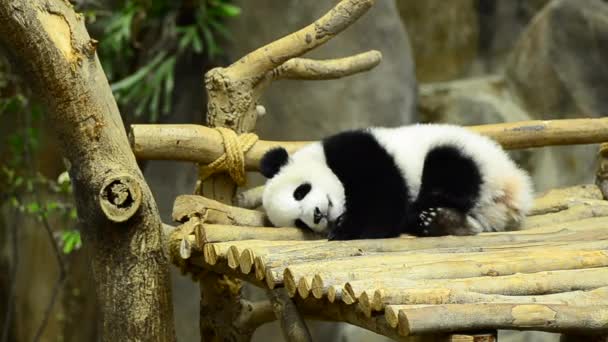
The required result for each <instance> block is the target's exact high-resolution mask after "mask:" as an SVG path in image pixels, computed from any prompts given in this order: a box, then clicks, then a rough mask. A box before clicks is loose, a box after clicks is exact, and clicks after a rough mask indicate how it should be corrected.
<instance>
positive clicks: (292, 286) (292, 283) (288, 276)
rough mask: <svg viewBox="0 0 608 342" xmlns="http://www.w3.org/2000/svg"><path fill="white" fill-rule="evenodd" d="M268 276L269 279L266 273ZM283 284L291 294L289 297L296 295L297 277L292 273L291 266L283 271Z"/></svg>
mask: <svg viewBox="0 0 608 342" xmlns="http://www.w3.org/2000/svg"><path fill="white" fill-rule="evenodd" d="M266 278H267V280H268V274H266ZM283 284H284V285H285V288H286V289H287V293H288V294H289V297H293V296H295V295H296V293H297V291H298V285H297V283H296V279H295V278H294V276H293V274H292V273H291V270H289V268H287V269H285V272H283Z"/></svg>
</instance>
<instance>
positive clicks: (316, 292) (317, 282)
mask: <svg viewBox="0 0 608 342" xmlns="http://www.w3.org/2000/svg"><path fill="white" fill-rule="evenodd" d="M311 292H312V295H313V297H315V298H317V299H321V298H323V296H325V295H326V291H325V287H324V286H323V278H322V277H321V276H320V275H318V274H315V276H314V277H313V278H312V285H311Z"/></svg>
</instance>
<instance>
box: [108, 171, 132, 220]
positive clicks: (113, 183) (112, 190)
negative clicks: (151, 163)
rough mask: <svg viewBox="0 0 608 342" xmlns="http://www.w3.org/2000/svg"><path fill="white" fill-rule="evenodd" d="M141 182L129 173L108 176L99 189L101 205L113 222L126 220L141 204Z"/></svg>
mask: <svg viewBox="0 0 608 342" xmlns="http://www.w3.org/2000/svg"><path fill="white" fill-rule="evenodd" d="M141 198H142V194H141V187H140V185H139V182H138V181H137V180H136V179H135V178H134V177H132V176H131V175H128V174H119V175H113V176H111V177H108V178H107V179H106V180H105V181H104V182H103V185H102V186H101V190H100V191H99V196H98V199H99V205H100V207H101V210H102V211H103V213H104V214H105V215H106V217H107V218H108V219H109V220H110V221H113V222H125V221H127V220H128V219H130V218H131V217H132V216H133V215H134V214H135V213H136V212H137V210H139V207H140V205H141Z"/></svg>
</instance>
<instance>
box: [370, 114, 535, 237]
mask: <svg viewBox="0 0 608 342" xmlns="http://www.w3.org/2000/svg"><path fill="white" fill-rule="evenodd" d="M370 130H371V131H372V134H373V135H374V137H375V138H376V139H378V141H379V142H380V143H381V144H382V147H384V148H385V149H386V150H387V151H388V152H389V153H390V154H391V155H392V156H393V157H394V158H395V161H396V163H397V165H398V167H399V168H400V169H401V171H402V173H403V177H404V178H405V179H406V180H407V183H408V185H409V186H410V191H411V193H410V197H411V200H412V201H414V200H415V199H416V197H417V196H418V191H419V189H420V179H421V176H422V166H423V163H424V157H425V156H426V154H427V152H428V151H429V150H430V149H431V148H433V147H434V146H437V145H441V144H446V143H447V144H450V145H453V146H458V147H459V148H460V150H461V151H462V152H463V153H464V154H465V155H468V156H469V157H470V158H472V159H473V160H474V161H475V162H476V163H477V166H478V167H479V168H480V171H481V175H482V177H483V180H484V182H483V183H482V184H481V191H480V198H479V199H478V202H477V204H476V205H475V207H474V208H473V210H472V212H471V215H469V216H474V217H475V219H473V218H472V217H471V218H470V219H472V220H476V221H479V222H478V223H479V228H478V229H479V230H478V232H481V231H502V230H505V229H506V228H510V227H514V226H517V225H519V224H520V223H521V221H522V220H523V218H524V216H525V215H526V213H527V212H528V211H529V210H530V208H531V207H532V202H533V187H532V181H531V179H530V177H529V176H528V174H527V173H526V172H525V171H523V170H522V169H520V168H519V167H517V165H516V164H515V163H514V162H513V161H512V160H511V158H510V157H509V156H508V155H507V153H506V152H505V151H504V150H503V149H502V147H501V146H500V145H499V144H498V143H496V142H495V141H494V140H492V139H490V138H488V137H485V136H482V135H479V134H475V133H472V132H471V131H470V130H468V129H466V128H463V127H461V126H455V125H448V124H417V125H411V126H403V127H398V128H372V129H370ZM405 146H415V148H405Z"/></svg>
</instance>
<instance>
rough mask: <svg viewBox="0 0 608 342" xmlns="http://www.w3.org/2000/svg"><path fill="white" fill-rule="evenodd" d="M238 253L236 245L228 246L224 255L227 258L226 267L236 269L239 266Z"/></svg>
mask: <svg viewBox="0 0 608 342" xmlns="http://www.w3.org/2000/svg"><path fill="white" fill-rule="evenodd" d="M240 254H241V253H240V251H239V249H238V247H236V246H230V248H228V253H227V255H226V257H227V259H228V267H230V268H231V269H233V270H236V269H237V268H239V257H240Z"/></svg>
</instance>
